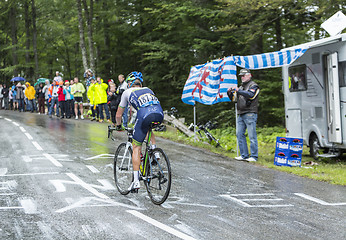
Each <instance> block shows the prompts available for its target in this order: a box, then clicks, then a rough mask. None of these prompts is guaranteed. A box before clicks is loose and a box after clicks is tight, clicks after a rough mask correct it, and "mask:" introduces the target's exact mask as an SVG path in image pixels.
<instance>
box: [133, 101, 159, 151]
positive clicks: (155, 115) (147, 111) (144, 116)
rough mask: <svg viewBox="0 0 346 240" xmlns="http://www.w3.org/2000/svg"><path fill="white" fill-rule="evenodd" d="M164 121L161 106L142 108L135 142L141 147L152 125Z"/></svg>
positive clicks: (135, 129) (137, 121) (136, 128)
mask: <svg viewBox="0 0 346 240" xmlns="http://www.w3.org/2000/svg"><path fill="white" fill-rule="evenodd" d="M162 121H163V111H162V108H161V106H160V105H159V104H157V105H151V106H148V107H144V108H140V109H139V110H138V112H137V119H136V123H135V126H134V131H133V142H134V143H135V144H136V145H138V146H141V145H142V143H143V141H144V139H145V137H146V135H147V133H148V131H149V128H150V125H151V123H153V122H158V123H162Z"/></svg>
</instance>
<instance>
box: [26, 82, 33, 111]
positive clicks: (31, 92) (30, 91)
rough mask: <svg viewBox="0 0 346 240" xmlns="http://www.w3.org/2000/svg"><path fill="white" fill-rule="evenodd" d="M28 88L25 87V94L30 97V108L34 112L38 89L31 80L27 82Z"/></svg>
mask: <svg viewBox="0 0 346 240" xmlns="http://www.w3.org/2000/svg"><path fill="white" fill-rule="evenodd" d="M25 86H26V89H25V92H24V94H25V96H26V97H27V98H28V103H29V110H30V111H31V112H34V110H36V101H35V95H36V90H35V88H34V87H33V86H31V84H30V83H29V82H26V83H25Z"/></svg>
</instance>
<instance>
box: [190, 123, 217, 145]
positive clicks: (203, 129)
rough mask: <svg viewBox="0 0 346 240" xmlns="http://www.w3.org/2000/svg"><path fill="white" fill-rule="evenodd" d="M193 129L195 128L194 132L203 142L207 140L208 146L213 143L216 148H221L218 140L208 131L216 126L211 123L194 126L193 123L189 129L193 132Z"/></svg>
mask: <svg viewBox="0 0 346 240" xmlns="http://www.w3.org/2000/svg"><path fill="white" fill-rule="evenodd" d="M194 127H196V131H197V133H198V135H199V137H200V138H201V139H202V140H204V139H207V140H208V142H209V144H211V143H212V142H214V143H215V146H216V147H221V144H220V143H219V139H216V138H215V137H214V136H213V135H212V134H211V133H210V132H209V131H208V129H213V128H215V127H216V124H214V123H213V122H212V121H208V122H207V123H206V124H200V123H199V124H197V125H194V124H193V123H191V124H190V126H189V129H190V130H192V131H193V130H194Z"/></svg>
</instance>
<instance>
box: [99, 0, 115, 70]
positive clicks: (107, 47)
mask: <svg viewBox="0 0 346 240" xmlns="http://www.w3.org/2000/svg"><path fill="white" fill-rule="evenodd" d="M102 8H103V11H107V9H108V4H107V1H106V0H104V1H103V3H102ZM97 22H101V21H97ZM100 27H103V34H104V50H103V51H104V53H103V54H102V56H100V57H101V58H104V57H103V56H107V55H109V53H111V50H110V48H111V40H110V35H109V31H108V30H107V29H109V27H110V26H109V22H108V18H107V17H104V18H103V26H100ZM96 59H100V58H99V55H98V56H97V58H96ZM102 62H104V63H105V70H106V71H109V72H105V73H104V74H106V73H107V74H110V75H112V74H113V69H112V65H111V62H110V61H109V60H107V61H102Z"/></svg>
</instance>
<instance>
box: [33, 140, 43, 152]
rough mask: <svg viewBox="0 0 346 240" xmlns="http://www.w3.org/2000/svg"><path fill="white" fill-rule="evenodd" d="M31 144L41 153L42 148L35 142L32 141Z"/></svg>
mask: <svg viewBox="0 0 346 240" xmlns="http://www.w3.org/2000/svg"><path fill="white" fill-rule="evenodd" d="M32 144H34V146H35V148H36V149H37V150H39V151H43V148H42V147H41V146H40V145H39V144H38V143H37V142H35V141H32Z"/></svg>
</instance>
